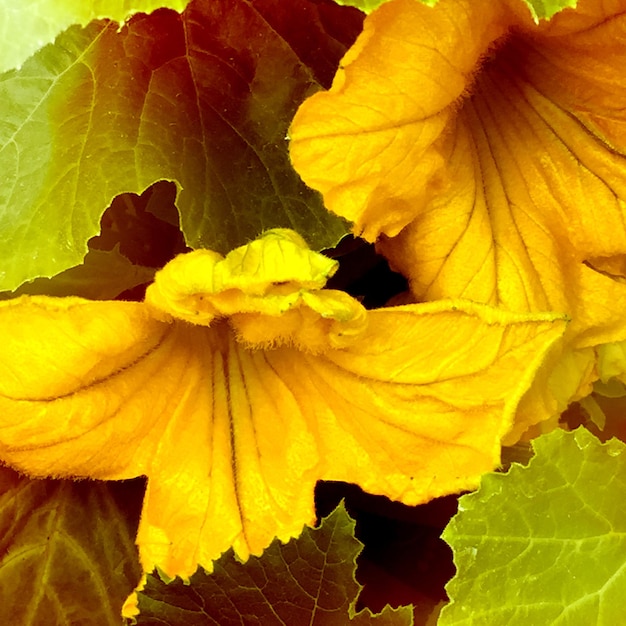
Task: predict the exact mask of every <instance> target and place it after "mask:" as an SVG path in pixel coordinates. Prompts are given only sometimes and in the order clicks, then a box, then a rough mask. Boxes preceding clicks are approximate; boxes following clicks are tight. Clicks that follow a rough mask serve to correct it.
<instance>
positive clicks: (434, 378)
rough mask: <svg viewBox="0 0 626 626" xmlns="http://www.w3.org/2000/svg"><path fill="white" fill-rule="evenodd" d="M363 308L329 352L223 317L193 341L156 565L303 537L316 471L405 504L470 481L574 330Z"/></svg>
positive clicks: (154, 539) (158, 472) (172, 568)
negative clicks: (281, 341) (255, 345)
mask: <svg viewBox="0 0 626 626" xmlns="http://www.w3.org/2000/svg"><path fill="white" fill-rule="evenodd" d="M368 315H369V316H370V320H369V323H368V325H367V329H366V330H365V331H364V332H363V333H362V334H361V335H360V336H359V341H355V342H352V343H351V344H350V345H349V346H347V347H344V348H341V349H330V350H326V351H325V352H322V353H319V354H312V353H311V352H309V351H300V350H297V349H296V348H294V347H288V346H282V347H278V348H275V349H267V350H259V349H256V350H250V349H248V348H246V347H245V346H242V344H240V343H238V342H237V341H236V340H235V339H234V337H233V333H232V332H229V329H228V325H227V323H226V322H221V323H220V327H219V328H217V327H216V328H213V327H212V328H209V329H200V332H203V333H205V335H203V336H204V337H205V340H204V341H205V342H206V343H202V344H201V343H200V342H199V338H198V337H199V336H195V338H194V339H193V343H188V344H185V350H188V351H190V353H191V352H192V351H193V352H194V354H195V353H197V352H198V351H200V352H202V353H203V354H212V355H213V357H212V360H211V361H209V357H205V361H204V369H203V372H204V373H202V374H200V373H199V370H196V369H195V368H194V369H193V370H190V372H189V378H188V381H187V382H188V393H187V394H186V397H185V402H184V404H182V405H181V406H180V408H178V409H177V410H176V412H175V414H174V416H173V418H172V421H171V424H170V426H169V427H168V429H167V431H166V433H165V434H164V436H163V438H162V441H161V443H160V445H159V448H158V450H157V451H156V452H155V456H154V461H153V467H152V469H151V470H150V473H149V476H150V481H149V486H148V492H147V495H146V501H145V505H144V513H143V517H142V521H141V525H140V529H139V535H138V543H139V546H140V553H141V558H142V562H143V565H144V568H145V569H146V570H150V569H151V568H152V567H153V566H154V565H158V566H159V567H160V568H161V569H163V570H164V571H165V572H166V573H167V574H168V575H170V576H173V575H176V574H179V575H182V576H189V575H190V574H191V573H192V572H193V571H194V570H195V567H196V565H197V563H201V564H202V565H203V566H204V567H207V568H210V567H211V562H212V561H213V560H214V559H215V558H217V557H218V556H219V555H220V554H221V553H222V552H223V551H225V550H227V549H228V548H229V547H231V546H232V547H233V548H234V549H235V552H236V553H237V554H238V555H239V556H240V557H242V558H246V557H247V556H248V555H249V554H251V553H253V554H258V553H260V552H261V551H262V550H263V549H264V548H265V547H267V545H269V543H270V542H271V541H272V539H273V538H274V537H275V536H278V537H279V538H280V539H282V540H286V539H288V538H289V537H292V536H295V535H298V534H299V533H300V532H301V529H302V526H303V525H304V524H307V523H312V521H313V519H314V509H313V489H314V486H315V483H316V481H317V480H319V479H329V480H345V481H349V482H356V483H357V484H359V485H361V486H362V487H363V488H364V489H366V490H368V491H370V492H372V493H380V494H384V495H387V496H389V497H391V498H395V499H399V500H401V501H403V502H406V503H409V504H415V503H418V502H424V501H426V500H429V499H431V498H433V497H436V496H438V495H442V494H446V493H451V492H456V491H459V490H461V489H467V488H470V487H472V486H474V485H475V484H476V483H477V481H478V479H479V477H480V475H481V474H482V473H483V472H485V471H487V470H490V469H493V468H494V467H495V466H497V465H498V463H499V460H500V456H499V452H500V439H501V437H502V436H503V435H504V434H505V432H506V431H507V429H508V428H509V427H510V425H511V420H512V416H513V414H514V412H515V409H516V407H517V404H518V402H519V400H520V398H521V396H522V395H523V393H524V392H525V391H526V390H527V389H528V387H529V386H530V384H531V382H532V380H533V375H534V373H535V371H536V369H537V368H538V367H539V366H540V365H541V363H542V361H543V359H544V358H545V356H546V354H547V353H548V352H549V351H550V350H551V349H553V347H554V345H555V343H556V342H558V341H559V338H560V337H561V335H562V333H563V331H564V328H565V321H564V320H563V319H562V317H559V316H554V315H535V316H526V315H516V314H510V313H502V312H500V311H496V310H493V309H490V308H489V307H483V306H480V305H471V304H468V303H463V302H458V303H455V302H452V303H436V304H432V305H409V306H406V307H398V308H394V309H385V310H380V311H373V312H370V313H369V314H368Z"/></svg>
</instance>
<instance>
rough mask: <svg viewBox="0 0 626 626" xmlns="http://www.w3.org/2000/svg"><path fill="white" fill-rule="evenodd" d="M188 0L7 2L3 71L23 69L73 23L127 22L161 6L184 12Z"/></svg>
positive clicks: (2, 23) (0, 42)
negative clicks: (28, 60)
mask: <svg viewBox="0 0 626 626" xmlns="http://www.w3.org/2000/svg"><path fill="white" fill-rule="evenodd" d="M186 4H187V1H186V0H156V1H155V0H133V2H132V3H131V2H129V0H82V1H81V2H76V0H20V2H11V3H4V6H3V7H2V11H1V12H0V33H2V37H0V72H5V71H7V70H11V69H14V68H19V67H20V66H21V65H22V63H23V62H24V61H25V60H26V59H27V58H28V57H29V56H30V55H31V54H33V53H35V52H36V51H37V50H39V48H42V47H43V46H45V45H46V44H49V43H52V42H53V41H54V40H55V38H56V36H57V35H58V34H59V33H61V32H62V31H64V30H65V29H66V28H68V27H69V26H71V25H72V24H80V25H82V26H85V25H86V24H88V23H89V22H91V21H92V20H96V19H102V18H109V19H112V20H115V21H117V22H120V23H122V22H124V20H126V19H127V18H128V17H130V16H131V15H132V14H133V13H138V12H140V11H141V12H144V13H150V12H151V11H154V10H155V9H158V8H159V7H169V8H170V9H175V10H177V11H179V12H180V11H182V10H183V9H184V8H185V5H186Z"/></svg>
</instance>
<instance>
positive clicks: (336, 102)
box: [290, 0, 626, 434]
mask: <svg viewBox="0 0 626 626" xmlns="http://www.w3.org/2000/svg"><path fill="white" fill-rule="evenodd" d="M624 67H626V1H624V0H612V1H611V2H599V1H597V0H581V1H580V2H579V3H578V7H577V8H576V9H575V10H573V9H565V10H564V11H562V12H560V13H559V14H557V15H556V16H555V17H554V18H553V19H552V20H551V21H549V22H543V23H541V24H536V23H535V22H534V21H533V20H532V19H531V16H530V13H529V11H528V7H527V6H526V4H525V3H524V2H522V0H494V1H493V2H476V1H475V0H440V2H438V3H437V5H436V6H435V7H434V8H430V7H427V6H425V5H424V4H422V3H421V2H417V1H415V0H392V1H391V2H388V3H386V4H385V5H383V6H382V7H380V8H379V9H377V10H376V11H374V12H373V13H371V14H370V15H369V16H368V17H367V19H366V20H365V25H364V31H363V33H362V35H361V36H360V38H359V39H358V40H357V41H356V43H355V45H354V46H353V47H352V49H350V50H349V51H348V53H347V54H346V56H345V58H344V59H343V61H342V64H341V68H340V70H339V71H338V72H337V75H336V77H335V80H334V83H333V85H332V88H331V89H330V91H328V92H323V93H318V94H315V95H314V96H313V97H311V98H310V99H309V100H308V101H306V102H305V103H304V104H303V105H302V107H301V108H300V110H299V111H298V113H297V114H296V117H295V119H294V122H293V125H292V128H291V131H290V136H291V155H292V160H293V163H294V166H295V167H296V169H297V170H298V171H299V173H300V174H301V176H302V177H303V179H304V180H305V182H306V183H307V184H309V185H310V186H312V187H314V188H316V189H319V190H320V191H321V192H322V193H323V195H324V199H325V202H326V205H327V207H328V208H329V209H331V210H332V211H335V212H336V213H339V214H340V215H343V216H345V217H346V218H348V219H350V220H352V221H353V222H354V224H355V226H354V228H355V232H356V233H357V234H360V235H362V236H364V237H365V238H366V239H369V240H371V241H374V240H377V239H378V242H379V249H380V250H381V251H382V252H383V254H385V255H386V256H387V257H388V258H389V260H390V262H391V263H392V265H393V266H394V267H395V268H396V269H398V270H399V271H401V272H402V273H404V274H405V275H406V276H407V277H408V278H409V281H410V287H411V290H412V292H413V294H414V296H415V298H416V299H417V300H419V301H427V300H437V299H439V298H467V299H470V300H473V301H476V302H484V303H489V304H492V305H495V306H499V307H502V308H505V309H508V310H513V311H563V312H565V313H567V314H568V315H569V316H570V317H571V318H572V323H571V325H570V328H569V330H568V346H569V349H568V350H566V351H565V352H564V353H563V357H562V359H560V360H557V361H555V362H554V363H553V367H554V368H555V369H554V370H553V372H552V373H551V377H552V388H553V393H552V394H551V395H550V396H549V397H546V398H545V401H543V402H542V403H540V404H541V406H542V407H543V408H544V409H545V410H540V408H539V407H538V406H537V405H536V404H535V403H534V402H530V403H528V405H527V406H526V407H525V408H524V409H523V411H522V412H523V413H524V416H521V415H520V417H519V423H518V428H517V433H518V434H519V433H521V432H522V431H523V430H524V428H526V427H527V426H528V425H529V424H531V423H533V422H534V421H537V419H538V415H539V414H540V413H541V414H542V415H545V414H546V413H549V412H552V413H554V414H558V413H559V412H560V411H561V410H562V409H563V408H564V407H565V404H566V403H567V402H568V401H569V400H571V399H573V398H576V397H579V396H580V395H583V394H585V393H586V392H587V391H588V390H589V388H590V384H591V382H592V380H593V379H594V378H595V377H597V373H596V372H595V371H594V364H595V352H594V350H595V347H596V346H598V345H601V344H603V343H606V342H615V341H621V340H624V339H626V286H625V285H624V284H623V281H622V282H620V281H617V280H614V279H613V278H614V277H615V276H618V277H619V276H623V275H624V273H623V271H622V270H621V269H620V268H623V267H624V266H625V264H624V258H625V257H624V254H626V215H625V212H624V202H625V201H626V160H625V158H624V157H625V154H626V73H625V72H624ZM624 366H625V371H626V363H625V364H624ZM536 399H537V398H535V400H536Z"/></svg>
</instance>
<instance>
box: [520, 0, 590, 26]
mask: <svg viewBox="0 0 626 626" xmlns="http://www.w3.org/2000/svg"><path fill="white" fill-rule="evenodd" d="M524 1H525V2H526V4H527V5H528V8H529V9H530V13H531V14H532V16H533V19H534V20H535V22H538V21H539V20H549V19H550V18H552V17H554V16H555V15H556V14H557V13H558V12H559V11H562V10H563V9H567V8H572V9H573V8H576V5H577V4H578V0H524Z"/></svg>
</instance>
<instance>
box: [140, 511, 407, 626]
mask: <svg viewBox="0 0 626 626" xmlns="http://www.w3.org/2000/svg"><path fill="white" fill-rule="evenodd" d="M361 548H362V544H361V543H360V542H359V541H358V540H357V539H356V538H355V537H354V521H353V520H352V519H351V518H350V517H349V516H348V514H347V512H346V510H345V508H344V506H343V504H340V505H339V506H338V507H337V508H336V509H335V510H334V511H333V512H332V513H331V514H330V515H329V516H328V517H326V518H324V519H323V520H322V523H321V526H320V527H319V528H315V529H313V528H305V529H304V531H303V533H302V535H300V537H298V538H297V539H292V540H291V541H289V542H288V543H286V544H282V543H280V542H279V541H278V540H275V541H274V542H273V543H272V544H271V545H270V547H269V548H268V549H267V550H266V551H265V552H264V553H263V555H262V556H261V557H251V558H250V559H249V560H248V561H247V562H246V563H241V562H239V561H237V560H236V559H235V557H234V556H233V553H232V551H229V552H227V553H226V554H224V555H223V556H222V558H221V559H220V560H219V561H216V563H215V567H214V570H213V573H212V574H207V573H205V572H204V571H200V570H199V571H198V572H196V573H195V574H194V575H193V576H192V577H191V579H190V581H189V584H185V583H183V582H182V581H181V580H180V579H175V580H174V581H173V582H170V583H169V584H166V583H165V582H163V581H162V580H161V579H160V577H159V576H158V575H157V574H151V575H149V576H148V580H147V583H146V587H145V589H144V590H143V591H142V592H140V593H139V594H138V595H139V604H138V606H139V610H140V614H139V616H138V617H137V623H138V624H139V625H140V626H142V625H148V624H155V623H159V624H169V625H171V626H177V625H181V626H182V625H185V626H205V625H206V626H209V625H211V626H223V625H224V624H242V625H247V624H263V626H295V625H296V624H311V625H316V626H330V625H337V626H343V625H344V624H355V625H359V626H365V625H366V624H375V625H376V626H387V625H388V626H402V625H410V624H412V623H413V618H412V611H411V609H410V607H402V608H399V609H391V608H390V607H386V608H385V610H383V611H382V612H381V613H379V614H378V615H373V614H372V613H371V612H370V611H369V610H368V609H365V610H364V611H361V612H359V613H357V614H355V609H354V606H355V603H356V597H357V594H358V592H359V590H360V585H359V584H358V583H357V582H356V580H355V578H354V572H355V568H356V565H355V560H356V557H357V556H358V554H359V552H360V551H361Z"/></svg>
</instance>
